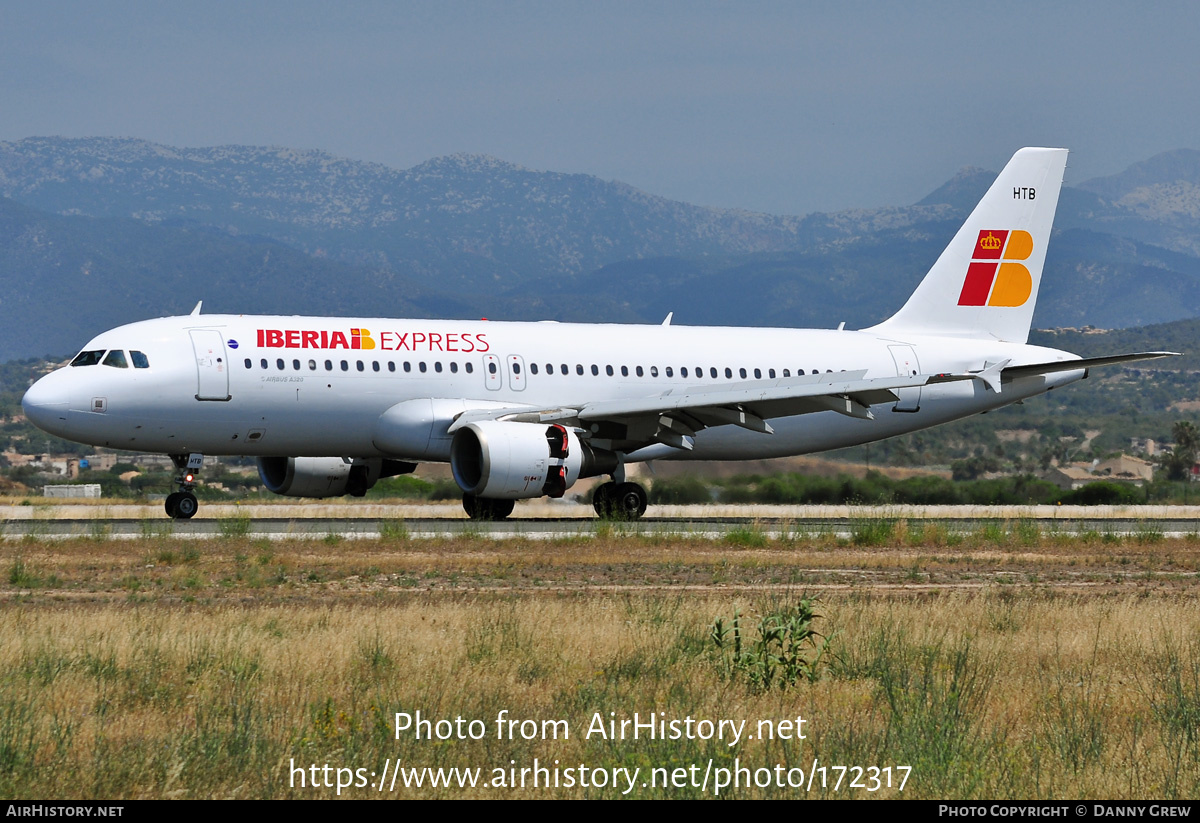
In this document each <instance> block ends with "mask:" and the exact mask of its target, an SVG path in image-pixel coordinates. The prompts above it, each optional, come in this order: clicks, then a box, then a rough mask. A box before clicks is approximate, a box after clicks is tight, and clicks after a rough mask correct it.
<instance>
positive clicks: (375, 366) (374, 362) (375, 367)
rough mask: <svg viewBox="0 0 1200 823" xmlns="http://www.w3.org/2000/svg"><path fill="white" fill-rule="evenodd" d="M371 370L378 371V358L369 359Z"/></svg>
mask: <svg viewBox="0 0 1200 823" xmlns="http://www.w3.org/2000/svg"><path fill="white" fill-rule="evenodd" d="M371 371H379V361H378V360H372V361H371Z"/></svg>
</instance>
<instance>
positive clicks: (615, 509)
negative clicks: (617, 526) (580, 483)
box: [592, 483, 648, 520]
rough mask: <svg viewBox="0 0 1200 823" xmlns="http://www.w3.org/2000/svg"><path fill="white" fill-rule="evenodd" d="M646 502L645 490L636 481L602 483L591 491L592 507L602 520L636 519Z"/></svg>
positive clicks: (641, 513)
mask: <svg viewBox="0 0 1200 823" xmlns="http://www.w3.org/2000/svg"><path fill="white" fill-rule="evenodd" d="M647 502H648V498H647V497H646V490H645V489H643V488H642V487H641V486H639V485H638V484H637V483H604V484H603V485H600V486H597V487H596V488H595V490H594V491H593V492H592V508H594V509H595V510H596V514H597V515H599V516H600V517H601V518H602V519H604V520H637V519H638V518H639V517H641V516H642V515H643V514H645V513H646V504H647Z"/></svg>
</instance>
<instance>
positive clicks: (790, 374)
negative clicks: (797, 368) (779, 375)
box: [783, 369, 792, 377]
mask: <svg viewBox="0 0 1200 823" xmlns="http://www.w3.org/2000/svg"><path fill="white" fill-rule="evenodd" d="M783 376H784V377H791V376H792V373H791V371H790V370H788V369H784V370H783Z"/></svg>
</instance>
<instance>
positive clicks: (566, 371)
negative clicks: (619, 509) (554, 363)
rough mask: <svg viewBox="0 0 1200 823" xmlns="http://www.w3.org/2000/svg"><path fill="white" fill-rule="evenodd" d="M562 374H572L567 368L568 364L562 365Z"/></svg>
mask: <svg viewBox="0 0 1200 823" xmlns="http://www.w3.org/2000/svg"><path fill="white" fill-rule="evenodd" d="M562 373H563V374H570V373H571V371H570V369H568V368H567V364H566V363H563V364H562Z"/></svg>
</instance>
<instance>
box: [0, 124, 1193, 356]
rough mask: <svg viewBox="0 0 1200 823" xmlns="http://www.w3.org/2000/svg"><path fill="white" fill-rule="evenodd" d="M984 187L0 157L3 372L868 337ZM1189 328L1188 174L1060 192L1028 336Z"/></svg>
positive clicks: (1187, 168) (114, 145) (44, 151)
mask: <svg viewBox="0 0 1200 823" xmlns="http://www.w3.org/2000/svg"><path fill="white" fill-rule="evenodd" d="M994 177H995V174H994V173H993V172H987V171H984V170H980V169H964V170H963V171H961V172H960V173H958V174H957V175H955V176H954V177H953V178H952V179H951V180H949V181H948V182H947V183H945V184H944V185H942V186H941V187H939V188H938V189H936V190H935V191H933V192H931V193H930V194H929V195H928V196H927V197H925V198H923V199H922V200H921V201H919V202H918V203H915V204H912V205H909V206H895V207H887V208H880V209H865V210H864V209H860V210H852V211H844V212H836V213H829V214H825V213H816V214H811V215H807V216H803V217H799V216H777V215H766V214H756V213H752V212H746V211H739V210H721V209H713V208H705V207H700V206H694V205H690V204H686V203H679V202H675V201H671V200H667V199H664V198H661V197H655V196H653V195H650V194H646V193H644V192H641V191H638V190H636V189H634V188H632V187H630V186H627V185H625V184H623V183H618V182H607V181H603V180H600V179H598V178H595V177H591V176H587V175H581V174H563V173H555V172H540V171H533V170H530V169H527V168H523V167H520V166H517V165H514V164H511V163H506V162H504V161H501V160H497V159H495V158H490V157H482V156H475V155H454V156H449V157H441V158H436V159H433V160H430V161H428V162H426V163H422V164H421V165H418V166H415V167H413V168H411V169H407V170H396V169H391V168H388V167H386V166H381V165H378V164H372V163H364V162H358V161H353V160H347V159H343V158H336V157H332V156H330V155H328V154H324V153H322V152H316V151H296V150H292V149H286V148H255V147H242V146H224V147H217V148H204V149H181V148H173V147H169V146H162V145H156V144H153V143H149V142H146V141H142V140H133V139H110V138H86V139H66V138H30V139H27V140H21V141H17V142H11V143H0V284H2V285H3V291H2V292H0V358H4V359H11V358H16V357H27V356H35V355H45V354H52V355H64V354H68V353H71V352H73V351H74V350H76V349H78V348H79V346H81V345H82V344H83V343H84V342H85V341H86V339H87V338H88V337H89V336H90V335H92V334H95V333H96V332H98V331H101V330H103V329H106V328H110V327H112V326H115V325H118V324H120V323H124V322H129V321H132V320H136V319H142V318H145V317H151V316H157V315H164V314H175V313H183V312H187V311H189V310H190V309H191V308H192V306H193V305H194V304H195V303H196V302H197V301H198V300H204V305H205V311H212V312H217V311H222V312H232V313H242V312H247V313H250V312H253V313H280V314H292V313H308V314H359V315H374V316H378V315H385V316H404V315H419V316H443V317H477V316H488V317H491V318H493V319H559V320H588V321H614V322H659V321H661V320H662V317H663V316H664V315H665V314H666V313H667V312H668V311H673V312H675V322H677V323H688V324H723V325H784V326H830V327H831V326H835V325H836V324H837V323H838V322H840V321H843V320H844V321H846V322H847V325H848V326H849V327H850V328H855V327H861V326H865V325H869V324H870V323H872V322H875V321H878V320H880V319H882V318H883V317H885V316H887V315H888V314H889V313H890V312H891V311H894V310H895V309H896V308H897V307H898V306H899V305H901V304H902V303H903V301H904V300H905V299H906V298H907V296H908V294H909V293H910V292H911V290H912V289H913V287H915V285H916V283H917V282H918V281H919V280H920V278H921V276H922V275H923V274H924V272H925V270H926V269H927V268H928V267H929V265H930V264H931V263H932V262H933V260H934V259H936V257H937V255H938V253H939V252H940V251H941V249H942V248H943V247H944V245H945V243H946V242H947V241H948V240H949V238H950V237H951V236H952V235H953V233H954V231H955V230H956V229H957V227H958V225H959V223H960V222H961V220H962V219H963V218H964V217H965V216H966V214H967V212H968V211H969V210H970V209H971V208H972V207H973V206H974V204H975V202H976V201H977V200H978V198H979V197H980V196H981V195H982V193H983V192H984V191H985V190H986V188H987V186H988V185H990V183H991V181H992V179H994ZM1194 316H1200V152H1196V151H1191V150H1178V151H1173V152H1168V153H1165V154H1162V155H1158V156H1156V157H1153V158H1150V159H1149V160H1147V161H1144V162H1142V163H1138V164H1135V165H1134V166H1131V167H1130V168H1129V169H1127V170H1125V171H1124V172H1121V173H1120V174H1117V175H1113V176H1111V177H1105V178H1098V179H1095V180H1089V181H1085V182H1083V183H1080V184H1078V185H1073V186H1068V187H1065V188H1064V190H1063V195H1062V198H1061V201H1060V204H1059V211H1058V217H1057V220H1056V231H1055V236H1054V238H1053V240H1052V242H1051V244H1050V248H1049V254H1048V257H1047V263H1046V276H1045V277H1044V279H1043V288H1042V295H1041V299H1040V300H1039V303H1038V308H1037V314H1036V315H1035V323H1036V324H1037V325H1039V326H1042V327H1056V326H1082V325H1093V326H1100V327H1113V328H1116V327H1129V326H1139V325H1144V324H1147V323H1161V322H1166V321H1170V320H1175V319H1180V318H1186V317H1194Z"/></svg>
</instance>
